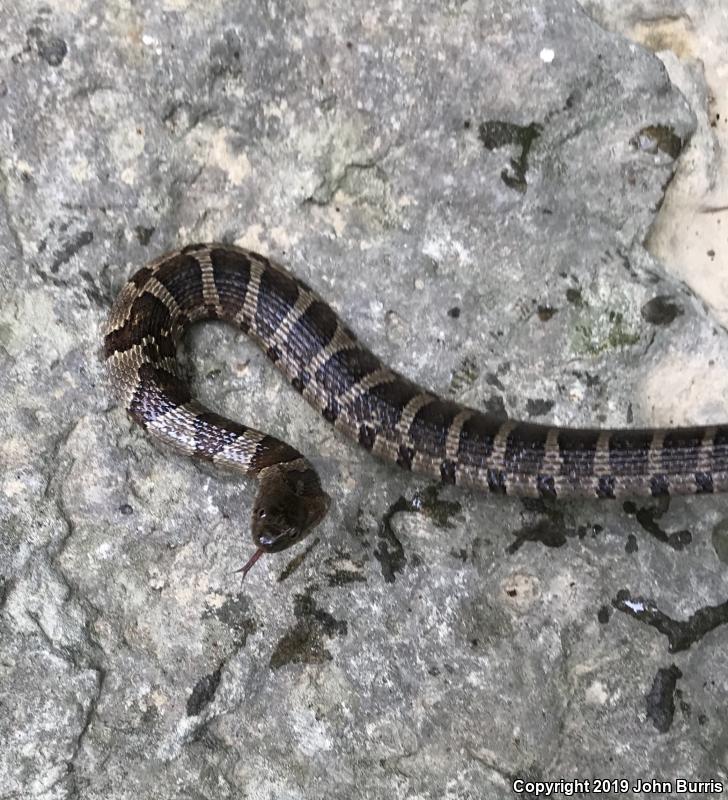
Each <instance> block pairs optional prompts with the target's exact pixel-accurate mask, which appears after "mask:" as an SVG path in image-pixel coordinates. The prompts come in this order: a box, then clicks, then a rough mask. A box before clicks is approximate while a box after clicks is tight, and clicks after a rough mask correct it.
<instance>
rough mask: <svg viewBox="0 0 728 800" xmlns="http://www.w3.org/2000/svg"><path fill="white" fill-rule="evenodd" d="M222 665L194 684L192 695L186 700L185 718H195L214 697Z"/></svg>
mask: <svg viewBox="0 0 728 800" xmlns="http://www.w3.org/2000/svg"><path fill="white" fill-rule="evenodd" d="M221 674H222V664H220V666H219V667H218V668H217V669H216V670H215V671H214V672H211V673H210V674H209V675H204V676H203V677H202V678H200V680H199V681H197V683H196V684H195V686H194V688H193V689H192V694H191V695H190V696H189V697H188V698H187V716H188V717H196V716H197V715H198V714H199V713H200V711H202V709H203V708H204V707H205V706H206V705H208V703H210V701H211V700H212V699H213V698H214V697H215V692H216V691H217V687H218V686H219V685H220V676H221Z"/></svg>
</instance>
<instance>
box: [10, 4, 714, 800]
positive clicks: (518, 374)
mask: <svg viewBox="0 0 728 800" xmlns="http://www.w3.org/2000/svg"><path fill="white" fill-rule="evenodd" d="M592 5H596V4H592ZM676 5H680V4H679V3H676ZM592 10H595V9H592ZM597 10H598V9H597ZM0 41H1V42H2V44H3V48H2V50H3V56H2V62H1V67H0V69H1V72H0V142H1V144H0V215H1V216H0V258H1V261H0V263H2V265H3V266H2V270H1V272H0V287H1V288H2V302H1V303H0V375H1V376H2V377H1V381H2V387H3V391H2V394H1V395H0V411H1V412H2V413H1V414H0V463H1V464H2V485H1V486H0V526H1V530H2V538H1V540H0V652H2V658H1V659H0V741H2V742H3V746H2V748H0V797H2V798H6V797H7V798H15V797H22V798H30V797H32V798H44V800H45V799H47V800H51V799H53V800H55V799H56V798H84V800H86V799H87V798H88V800H91V799H94V800H95V799H96V798H105V799H108V798H114V799H116V798H119V799H121V798H137V797H155V798H164V799H165V800H166V798H195V799H196V800H197V799H199V798H209V799H210V800H212V799H216V798H220V799H221V800H222V799H227V798H238V797H249V798H256V799H257V798H261V799H263V798H265V799H268V798H271V799H272V798H314V797H315V798H319V797H320V798H334V797H336V798H341V797H362V798H380V797H403V798H404V797H407V798H441V797H447V798H481V797H488V798H500V797H503V798H507V797H513V796H514V794H513V791H512V784H513V781H514V779H516V778H518V777H522V778H526V779H529V780H535V779H544V780H556V779H559V778H581V779H583V778H587V777H613V778H627V779H632V780H636V779H638V778H640V779H643V780H647V779H652V778H656V779H659V780H664V781H668V780H671V779H674V778H676V777H686V778H693V779H697V778H701V779H703V780H708V779H711V778H712V779H716V780H723V781H725V780H726V771H727V770H728V747H727V744H726V743H727V742H728V730H727V729H726V722H725V713H724V703H725V693H726V690H727V689H728V686H727V684H728V667H727V666H726V659H725V652H726V648H728V627H727V626H726V625H725V623H726V622H728V607H726V599H727V598H728V581H727V580H726V564H728V499H727V498H720V497H715V498H712V497H710V498H708V497H700V498H695V499H690V498H688V499H680V500H673V501H672V502H670V503H658V502H656V501H654V502H653V501H647V502H636V503H629V502H627V503H611V504H610V503H604V504H598V503H594V502H581V503H576V502H574V503H562V504H558V505H549V504H544V503H542V502H533V501H531V502H524V501H522V500H517V499H502V498H490V497H487V496H483V495H478V494H476V493H470V492H465V491H461V490H456V489H454V488H450V489H447V490H440V489H439V488H436V487H431V486H429V485H428V484H427V482H426V481H422V480H420V479H418V478H417V477H416V476H412V475H409V474H403V473H400V472H398V471H397V470H396V469H395V468H393V467H391V466H389V465H384V464H380V463H377V462H375V461H373V460H372V459H371V458H370V457H369V456H368V455H367V454H366V453H362V452H359V450H357V449H356V448H355V447H354V446H353V445H351V444H350V443H348V442H345V441H343V440H342V439H340V438H339V437H338V435H337V434H335V433H334V432H333V431H332V430H330V429H329V427H328V426H327V424H326V423H325V421H324V420H323V419H321V418H320V416H319V415H317V414H316V412H315V411H313V410H312V409H310V408H309V407H307V406H305V405H302V404H301V401H300V399H299V398H297V397H296V395H295V393H294V392H293V391H292V390H290V389H289V388H288V387H286V386H285V385H284V384H283V381H282V380H281V379H280V378H279V376H278V375H277V373H275V372H274V370H272V369H270V368H269V367H268V365H267V364H266V363H265V358H264V356H262V355H261V354H260V353H258V352H257V351H255V350H254V348H253V347H252V345H250V344H249V343H248V342H247V341H246V340H245V339H244V337H243V336H242V335H241V334H238V333H237V332H235V331H232V330H230V329H227V328H224V327H221V326H216V325H207V326H203V327H202V328H200V329H198V330H196V331H194V332H193V334H192V335H191V337H190V341H189V343H188V353H187V357H188V359H189V364H190V369H191V370H193V372H194V374H195V375H196V380H195V385H196V387H197V390H198V392H199V395H200V397H201V398H202V399H203V400H204V401H205V402H206V403H208V404H210V405H211V406H213V407H215V408H217V409H219V410H221V411H222V412H224V413H226V414H227V415H229V416H231V417H233V418H235V419H240V420H243V421H246V422H250V423H251V424H254V425H256V426H259V427H262V428H264V429H268V430H270V431H271V432H273V433H275V434H276V435H278V436H282V437H283V438H286V439H288V440H289V441H291V442H292V443H294V444H295V445H296V446H297V447H299V448H300V449H301V450H303V451H304V452H305V453H307V454H309V455H311V457H312V460H314V462H315V463H316V464H317V465H318V466H319V467H320V470H321V473H322V478H323V480H324V483H325V485H326V486H327V487H328V489H329V492H330V493H331V494H332V495H333V497H334V499H335V503H334V507H333V509H332V512H331V514H330V516H329V518H328V519H327V521H326V522H325V523H324V524H323V526H322V527H321V529H320V535H319V537H318V538H316V539H314V540H313V541H311V542H310V543H307V545H305V546H302V547H301V548H300V552H298V553H296V552H290V554H288V553H287V554H284V555H281V556H279V557H276V558H268V559H263V561H261V562H260V564H259V565H258V566H256V568H255V570H254V571H253V572H252V573H251V574H250V576H249V578H248V580H247V582H246V583H245V584H244V585H243V586H242V587H241V585H240V583H239V581H238V579H237V578H236V576H234V575H232V574H231V572H232V570H234V569H235V568H236V567H238V566H239V565H240V563H242V560H243V559H245V558H246V557H247V556H248V555H249V553H250V547H251V545H250V543H249V539H248V533H247V525H248V523H247V519H248V515H249V512H250V507H251V503H252V498H253V487H251V486H250V485H249V484H245V485H241V484H240V483H239V482H238V481H236V480H234V479H232V478H230V477H229V476H224V475H222V476H221V475H217V474H215V473H214V472H212V471H210V470H207V469H204V468H202V467H200V466H199V465H197V464H193V463H190V462H189V461H187V460H185V459H182V458H180V457H177V456H173V455H170V454H168V453H164V452H162V451H160V450H158V449H156V448H155V447H154V446H153V445H152V444H151V443H150V441H149V440H148V439H147V438H146V437H145V436H144V434H143V432H141V431H139V430H138V429H136V428H134V427H133V426H132V425H131V424H130V423H129V422H128V421H127V419H126V417H125V416H124V414H123V412H122V411H121V410H120V409H118V408H115V407H114V405H113V403H112V401H111V399H110V397H109V393H108V391H107V388H106V386H105V384H104V376H103V369H102V365H101V363H100V361H99V358H98V348H99V344H100V330H101V326H102V324H103V320H104V318H105V315H106V313H107V311H108V308H109V305H110V303H111V300H112V298H113V296H114V293H115V291H116V290H118V288H119V287H120V286H121V285H122V283H123V281H124V280H125V278H126V277H128V276H129V275H130V274H131V272H132V270H133V269H135V268H136V267H138V266H139V265H141V264H142V263H143V262H145V261H146V260H148V259H150V258H152V257H154V256H156V255H158V254H159V253H160V252H161V251H164V250H167V249H172V248H175V247H177V246H179V245H181V244H184V243H188V242H190V241H193V240H211V239H217V240H225V241H235V242H237V243H239V244H244V245H247V246H253V247H257V248H258V249H260V250H262V251H263V252H265V253H267V254H269V255H272V256H275V257H277V258H278V259H279V260H281V261H283V262H284V263H286V264H288V265H290V266H292V267H293V268H294V269H295V270H296V271H297V272H298V273H299V274H300V275H301V276H302V277H303V278H304V279H306V280H307V281H308V282H309V283H311V284H312V285H313V286H315V287H316V288H317V289H318V290H319V291H320V292H321V293H322V294H323V295H324V296H326V297H327V298H329V299H330V300H331V301H332V303H333V304H334V305H335V307H336V308H337V309H338V310H339V311H340V312H341V313H342V314H343V315H344V316H345V317H346V319H347V320H348V321H349V323H350V324H351V326H352V327H353V328H354V329H355V330H356V331H357V332H358V333H359V334H360V335H361V337H362V338H363V339H364V341H366V342H367V343H368V344H369V345H370V346H371V347H372V349H374V350H375V351H376V352H377V353H378V354H380V355H381V356H383V357H384V358H385V359H386V360H388V361H389V362H390V363H391V364H392V365H393V366H395V367H396V368H398V369H400V370H401V371H403V372H405V373H406V374H407V375H409V376H411V377H413V378H415V379H417V380H418V381H420V382H421V383H424V384H426V385H428V386H430V387H432V388H433V389H435V390H437V391H439V392H442V393H443V394H449V395H451V396H454V397H457V398H458V399H460V400H462V401H464V402H467V403H468V404H470V405H473V406H476V407H478V408H487V409H490V410H491V411H493V412H495V413H503V414H506V413H507V414H511V415H514V416H516V417H520V418H526V419H534V420H538V421H544V420H553V421H556V422H558V423H562V424H575V425H576V424H580V425H587V424H604V425H612V426H614V425H648V424H665V423H675V424H678V423H699V422H707V421H719V420H720V421H722V418H723V417H724V416H725V397H726V390H727V389H728V337H727V334H726V331H725V330H724V328H723V327H722V326H721V325H720V324H719V322H718V320H717V319H716V317H715V316H714V315H713V312H712V311H711V310H709V309H708V308H707V307H706V306H705V305H704V304H703V303H702V302H700V300H699V299H698V298H696V296H695V295H694V293H693V291H692V290H691V288H690V286H689V285H686V284H684V283H682V282H681V281H680V280H678V279H677V278H675V277H671V276H670V275H669V274H668V273H667V272H666V271H665V270H664V268H663V266H662V264H661V263H660V262H659V261H657V260H656V259H655V258H654V257H653V256H651V255H650V254H649V253H648V252H647V250H646V249H645V248H644V242H645V240H646V238H647V237H648V233H649V231H650V228H651V226H652V225H653V223H654V221H655V218H656V214H657V212H658V209H659V208H660V205H661V203H662V201H663V196H664V193H665V190H666V187H667V186H668V184H669V182H670V180H671V177H672V176H673V173H674V172H675V170H676V167H677V164H678V160H679V158H680V154H681V153H682V152H683V150H684V148H685V147H686V145H687V143H688V141H689V139H690V137H691V134H692V133H693V131H694V130H695V127H696V114H697V119H700V118H702V115H703V114H704V113H705V112H704V110H703V109H696V110H695V114H694V113H693V111H691V109H690V108H689V106H688V104H687V103H686V101H685V100H684V98H683V96H682V95H681V94H680V93H679V92H678V91H677V90H676V89H675V88H674V86H673V85H672V84H671V83H670V81H669V79H668V76H667V72H666V70H665V68H664V67H663V65H662V63H661V62H660V61H659V60H658V59H657V58H656V57H654V56H653V55H652V54H650V53H649V52H647V51H646V50H644V49H642V48H641V47H639V46H637V45H635V44H632V43H630V42H629V41H627V40H626V39H624V38H622V37H621V36H619V35H617V34H613V33H608V32H606V31H605V30H604V29H603V28H601V27H600V26H599V25H598V24H596V23H595V22H594V21H592V20H591V18H590V17H588V16H587V15H586V14H585V13H584V11H583V10H582V9H581V8H580V7H579V6H578V5H577V4H576V3H571V2H568V0H566V1H564V0H561V1H560V2H556V0H529V1H528V2H526V0H516V1H515V2H511V1H510V0H509V1H508V2H505V0H483V2H459V1H456V0H449V1H447V2H442V1H441V0H437V1H435V0H428V2H418V3H414V2H412V3H401V2H397V0H387V2H383V3H380V4H377V5H376V7H374V6H372V9H371V10H369V11H367V12H365V13H363V14H361V13H355V11H354V4H348V5H345V4H337V3H334V2H326V1H325V0H310V1H309V2H300V3H296V4H290V3H284V2H278V0H270V2H267V3H255V4H241V3H233V2H220V1H219V0H212V2H210V3H207V4H205V5H204V6H201V5H198V4H195V3H192V2H189V1H187V0H164V2H160V3H153V2H150V1H149V0H145V2H142V3H135V4H132V3H128V4H127V3H119V4H114V3H111V4H107V3H101V2H99V1H98V0H73V2H70V1H69V2H64V3H58V4H55V5H54V7H53V8H52V9H51V8H48V7H42V6H37V5H36V4H34V3H30V2H28V0H21V2H19V3H17V4H14V5H12V7H11V6H10V4H9V2H7V0H6V2H5V3H4V13H3V14H2V15H0ZM723 252H724V253H725V250H724V251H723ZM721 709H723V710H721ZM522 796H523V797H526V796H531V795H528V794H523V795H522ZM652 796H654V797H661V796H664V797H667V796H670V795H669V794H667V793H664V792H655V793H654V794H653V795H652Z"/></svg>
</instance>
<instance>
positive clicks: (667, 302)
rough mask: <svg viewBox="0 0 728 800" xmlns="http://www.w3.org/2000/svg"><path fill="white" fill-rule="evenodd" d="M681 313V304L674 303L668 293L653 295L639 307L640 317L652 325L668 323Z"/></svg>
mask: <svg viewBox="0 0 728 800" xmlns="http://www.w3.org/2000/svg"><path fill="white" fill-rule="evenodd" d="M682 313H683V308H682V306H680V305H678V304H677V303H674V302H673V301H672V298H670V296H669V295H658V296H657V297H653V298H652V300H648V301H647V302H646V303H645V304H644V305H643V306H642V308H641V314H642V319H644V320H645V321H646V322H649V323H650V324H652V325H669V324H670V323H671V322H673V321H674V320H675V319H676V317H679V316H680V315H681V314H682Z"/></svg>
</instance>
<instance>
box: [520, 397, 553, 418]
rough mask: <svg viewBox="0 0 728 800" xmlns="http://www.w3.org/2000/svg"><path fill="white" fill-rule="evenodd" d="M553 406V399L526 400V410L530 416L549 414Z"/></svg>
mask: <svg viewBox="0 0 728 800" xmlns="http://www.w3.org/2000/svg"><path fill="white" fill-rule="evenodd" d="M553 407H554V401H553V400H535V399H531V398H529V399H528V400H526V412H527V413H528V416H529V417H542V416H543V415H544V414H548V413H549V411H551V409H552V408H553Z"/></svg>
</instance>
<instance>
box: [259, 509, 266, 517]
mask: <svg viewBox="0 0 728 800" xmlns="http://www.w3.org/2000/svg"><path fill="white" fill-rule="evenodd" d="M258 519H265V509H264V508H259V509H258Z"/></svg>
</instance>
